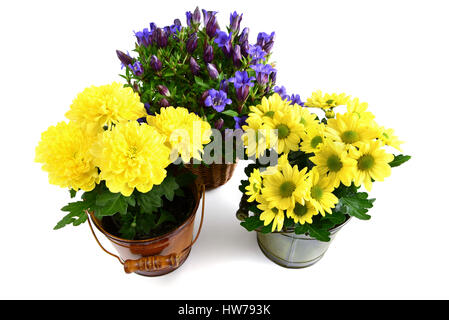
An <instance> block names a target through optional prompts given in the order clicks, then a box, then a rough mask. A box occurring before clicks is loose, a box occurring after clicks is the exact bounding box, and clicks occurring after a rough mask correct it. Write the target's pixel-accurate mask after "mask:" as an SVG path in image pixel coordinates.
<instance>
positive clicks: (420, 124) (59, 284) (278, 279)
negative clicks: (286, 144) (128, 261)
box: [0, 0, 449, 299]
mask: <svg viewBox="0 0 449 320" xmlns="http://www.w3.org/2000/svg"><path fill="white" fill-rule="evenodd" d="M196 3H198V4H199V5H200V7H201V6H202V7H206V8H208V9H210V10H217V11H219V12H220V15H219V19H220V22H221V25H222V27H224V25H225V24H226V23H228V19H229V13H230V12H231V11H234V10H237V11H238V12H244V20H243V23H242V24H243V26H249V27H250V28H251V30H252V34H251V39H252V40H253V41H254V40H255V37H256V35H257V32H259V31H265V32H271V31H273V30H275V31H276V33H277V40H276V44H275V48H274V51H275V54H274V60H276V61H277V62H278V64H277V68H278V69H279V74H278V83H279V84H284V85H285V86H286V87H287V89H288V90H289V92H290V93H291V92H295V93H299V94H301V96H302V97H303V98H306V97H307V96H308V95H310V94H311V92H313V91H314V90H316V89H322V90H323V91H326V92H345V93H347V94H351V95H353V96H358V97H360V98H361V99H362V100H363V101H367V102H369V104H370V108H371V111H373V112H374V113H375V114H376V116H377V120H378V122H379V123H380V124H383V125H385V126H387V127H392V128H395V130H396V132H397V134H398V135H399V136H400V138H402V140H405V141H407V143H406V144H405V145H404V151H405V153H407V154H411V155H413V159H412V161H410V162H409V163H407V164H406V165H404V166H403V167H400V168H397V169H395V170H393V175H392V176H391V177H390V178H388V179H387V180H386V181H385V182H383V183H377V184H375V186H374V189H373V192H372V194H371V195H372V196H373V197H376V198H377V199H378V200H377V201H376V203H375V207H374V208H373V209H372V210H371V214H372V216H373V218H372V220H371V221H368V222H363V221H355V220H354V219H353V220H352V221H351V222H350V223H349V224H348V225H347V226H346V227H345V228H344V229H343V230H342V231H341V232H340V233H339V234H338V237H337V239H336V240H335V242H333V243H332V245H331V248H330V249H329V251H328V252H327V254H326V255H325V257H324V258H323V259H322V260H321V261H320V262H319V263H318V264H316V265H314V266H313V267H311V268H308V269H303V270H287V269H283V268H281V267H279V266H277V265H275V264H274V263H272V262H270V261H269V260H267V259H266V258H265V256H264V255H263V254H262V253H261V251H260V250H259V248H258V246H257V243H256V239H255V234H254V233H248V232H247V231H245V230H244V229H243V228H241V227H240V226H239V223H238V221H237V220H236V219H235V211H236V209H237V206H238V203H239V199H240V194H239V191H238V189H237V186H238V184H239V180H240V178H242V177H243V168H244V163H240V164H239V167H238V169H237V172H236V174H235V176H234V177H233V179H232V180H231V181H230V182H229V183H228V184H227V185H226V186H224V187H222V188H220V189H218V190H215V191H211V192H209V193H207V195H206V200H207V201H206V218H205V224H204V230H203V232H202V234H201V236H200V238H199V241H198V243H197V245H196V246H195V248H194V249H193V251H192V253H191V255H190V257H189V259H188V260H187V262H186V263H185V264H184V265H183V266H182V267H181V268H180V269H179V270H177V271H176V272H174V273H172V274H170V275H167V276H164V277H160V278H145V277H140V276H137V275H126V274H125V273H124V272H123V271H122V269H121V266H120V265H119V264H118V262H117V261H116V260H114V259H113V258H111V257H110V256H107V255H106V254H104V253H103V252H102V251H101V250H100V248H99V247H98V246H97V244H96V243H95V242H94V240H93V238H92V236H91V234H90V233H89V230H88V226H87V225H86V224H85V225H82V226H80V227H78V228H73V227H67V228H66V229H63V230H60V231H53V230H52V228H53V226H54V225H55V223H56V222H57V221H58V220H59V219H60V218H61V217H62V213H61V212H60V211H59V209H60V208H61V207H62V206H64V205H65V204H66V203H67V202H68V201H69V196H68V192H67V191H65V190H63V189H60V188H58V187H54V186H50V185H49V184H48V183H47V176H46V174H45V173H44V172H42V171H41V170H40V167H39V165H38V164H35V163H34V162H33V160H34V148H35V146H36V144H37V142H38V141H39V138H40V133H41V132H42V131H44V130H46V128H47V127H48V126H50V125H52V124H55V123H57V122H58V121H62V120H63V116H64V113H65V112H66V111H67V110H68V108H69V106H70V104H71V101H72V99H73V98H74V97H75V95H76V94H77V93H78V92H80V91H81V90H82V89H83V88H84V87H86V86H89V85H91V84H96V85H101V84H106V83H110V82H112V81H114V80H119V77H118V73H119V72H120V64H119V62H118V60H117V58H116V56H115V49H121V50H124V51H126V50H131V49H132V47H133V43H134V37H133V32H132V31H133V30H136V31H137V30H139V29H142V28H144V27H148V24H149V22H151V21H155V22H157V23H158V24H159V25H167V24H171V23H172V21H173V19H174V18H176V17H180V18H181V20H182V21H183V23H184V21H185V19H184V12H185V11H186V10H193V9H194V7H195V5H196ZM0 6H1V8H0V34H1V41H0V46H1V50H0V63H1V71H2V72H1V76H0V82H1V83H0V92H1V95H0V101H1V111H0V119H1V125H0V133H1V149H0V150H1V151H0V152H1V157H0V161H1V166H0V168H1V183H0V188H1V190H0V191H1V192H0V194H1V204H2V205H1V219H0V246H1V247H0V248H1V251H0V254H1V256H0V298H125V299H127V298H145V299H174V298H177V299H196V298H203V299H214V298H228V299H278V298H279V299H281V298H285V299H312V298H324V299H328V298H343V299H346V298H356V299H365V298H449V294H448V285H449V279H448V278H449V276H448V269H449V256H448V236H449V232H448V230H449V229H448V228H449V209H448V201H447V200H448V190H447V185H448V178H449V176H448V169H449V166H448V156H449V154H448V151H447V148H448V131H447V127H448V125H447V121H446V119H447V116H448V114H449V95H448V89H449V88H448V84H449V80H448V75H449V63H448V58H449V50H448V30H449V22H448V21H449V20H448V17H447V14H448V11H449V10H448V6H447V1H430V0H426V1H411V0H409V1H391V0H389V1H380V0H377V1H316V0H315V1H280V0H277V1H260V0H259V1H241V0H240V1H230V0H228V1H216V2H215V1H214V2H212V1H173V0H171V1H123V0H122V1H110V0H109V1H92V0H90V1H80V0H78V1H43V0H41V1H2V2H1V5H0ZM102 240H103V241H104V243H105V245H106V246H108V247H109V248H111V246H109V243H107V242H106V240H105V239H104V238H102Z"/></svg>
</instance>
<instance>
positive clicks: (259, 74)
mask: <svg viewBox="0 0 449 320" xmlns="http://www.w3.org/2000/svg"><path fill="white" fill-rule="evenodd" d="M251 69H253V70H254V71H256V80H257V83H259V84H260V85H262V86H263V85H266V84H267V83H268V81H269V80H270V78H269V76H270V74H271V73H272V72H275V71H276V69H274V68H273V67H272V66H271V65H269V64H256V65H254V66H251Z"/></svg>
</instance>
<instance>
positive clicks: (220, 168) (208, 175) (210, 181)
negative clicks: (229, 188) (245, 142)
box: [185, 161, 237, 190]
mask: <svg viewBox="0 0 449 320" xmlns="http://www.w3.org/2000/svg"><path fill="white" fill-rule="evenodd" d="M185 166H186V168H187V169H188V170H189V171H190V172H192V173H193V174H195V175H196V176H197V179H196V181H197V184H198V185H205V186H206V190H211V189H215V188H218V187H221V186H222V185H224V184H225V183H226V182H228V181H229V179H231V178H232V175H233V174H234V170H235V168H236V167H237V161H236V163H223V164H218V163H212V164H209V165H204V164H199V165H193V164H186V165H185Z"/></svg>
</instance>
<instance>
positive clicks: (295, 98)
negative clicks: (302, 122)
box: [289, 94, 304, 107]
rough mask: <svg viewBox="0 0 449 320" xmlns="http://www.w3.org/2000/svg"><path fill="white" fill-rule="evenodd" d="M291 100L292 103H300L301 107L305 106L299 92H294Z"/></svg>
mask: <svg viewBox="0 0 449 320" xmlns="http://www.w3.org/2000/svg"><path fill="white" fill-rule="evenodd" d="M289 100H290V104H291V105H293V104H299V105H300V106H301V107H304V102H302V101H301V97H300V96H299V94H292V95H291V97H290V99H289Z"/></svg>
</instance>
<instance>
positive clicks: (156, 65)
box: [150, 55, 162, 72]
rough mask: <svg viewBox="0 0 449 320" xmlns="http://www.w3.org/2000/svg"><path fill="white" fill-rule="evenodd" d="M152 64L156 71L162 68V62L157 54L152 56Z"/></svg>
mask: <svg viewBox="0 0 449 320" xmlns="http://www.w3.org/2000/svg"><path fill="white" fill-rule="evenodd" d="M150 66H151V68H152V69H153V70H154V71H156V72H158V71H161V69H162V62H161V60H159V59H158V58H157V57H156V56H155V55H152V56H151V58H150Z"/></svg>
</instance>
